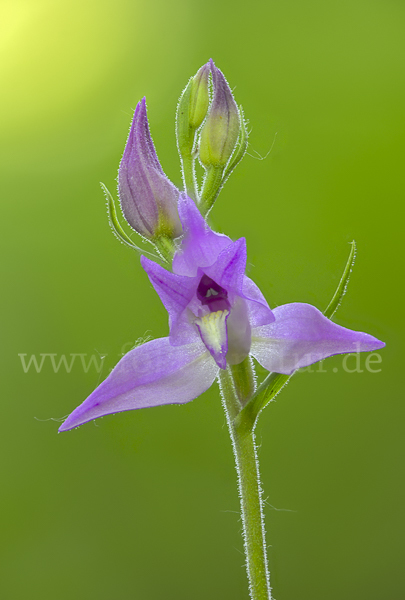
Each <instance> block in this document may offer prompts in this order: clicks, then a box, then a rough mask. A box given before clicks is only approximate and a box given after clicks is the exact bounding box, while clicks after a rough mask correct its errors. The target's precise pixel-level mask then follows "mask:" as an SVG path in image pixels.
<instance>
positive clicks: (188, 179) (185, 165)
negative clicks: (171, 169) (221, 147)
mask: <svg viewBox="0 0 405 600" xmlns="http://www.w3.org/2000/svg"><path fill="white" fill-rule="evenodd" d="M181 170H182V173H183V183H184V187H185V190H186V192H187V195H188V196H189V198H191V199H192V200H194V202H197V201H198V188H197V180H196V176H195V168H194V159H193V157H192V155H191V152H190V153H188V154H182V155H181Z"/></svg>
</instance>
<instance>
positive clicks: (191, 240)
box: [59, 197, 384, 431]
mask: <svg viewBox="0 0 405 600" xmlns="http://www.w3.org/2000/svg"><path fill="white" fill-rule="evenodd" d="M179 214H180V219H181V223H182V225H183V230H184V232H185V235H184V239H183V241H182V243H181V247H180V249H179V250H178V252H177V253H176V255H175V257H174V260H173V273H171V272H169V271H167V270H166V269H164V268H163V267H161V266H159V265H158V264H156V263H154V262H153V261H151V260H149V259H147V258H145V257H142V258H141V262H142V266H143V268H144V269H145V271H146V272H147V274H148V276H149V279H150V281H151V283H152V285H153V287H154V288H155V290H156V291H157V293H158V294H159V296H160V298H161V300H162V302H163V304H164V306H165V308H166V309H167V311H168V313H169V325H170V333H169V337H166V338H161V339H157V340H153V341H151V342H148V343H146V344H144V345H142V346H139V347H137V348H135V349H133V350H131V351H130V352H128V354H126V355H125V356H124V357H123V358H122V360H121V361H120V362H119V363H118V365H117V366H116V367H115V369H114V370H113V371H112V372H111V374H110V375H109V376H108V377H107V379H106V380H105V381H104V382H103V383H102V384H101V385H100V386H99V387H98V388H97V389H96V390H95V391H94V392H93V393H92V394H91V395H90V396H89V398H87V400H86V401H85V402H83V404H81V405H80V406H79V407H78V408H76V410H75V411H73V413H72V414H71V415H70V416H69V417H68V418H67V420H66V421H65V422H64V423H63V425H62V426H61V427H60V429H59V431H66V430H68V429H72V428H73V427H77V426H78V425H81V424H83V423H86V422H87V421H90V420H92V419H95V418H97V417H101V416H103V415H107V414H111V413H116V412H120V411H125V410H131V409H135V408H146V407H150V406H157V405H163V404H183V403H185V402H189V401H190V400H193V399H194V398H196V397H197V396H199V395H200V394H202V393H203V392H204V391H205V390H207V389H208V388H209V387H210V386H211V385H212V383H213V382H214V381H215V379H216V377H217V375H218V373H219V370H220V369H225V368H226V366H227V365H234V364H239V363H240V362H242V361H243V360H244V359H245V358H246V357H247V356H248V355H249V354H251V355H252V356H253V357H254V358H256V360H257V361H258V362H259V363H260V364H261V365H262V366H263V367H265V368H266V369H268V370H269V371H273V372H277V373H284V374H291V373H292V372H293V371H295V370H296V369H298V368H301V367H306V366H308V365H310V364H312V363H314V362H317V361H319V360H322V359H323V358H326V357H328V356H332V355H334V354H343V353H349V352H363V351H371V350H376V349H378V348H382V347H383V346H384V344H383V343H382V342H380V341H379V340H377V339H376V338H375V337H373V336H371V335H368V334H367V333H361V332H357V331H351V330H350V329H346V328H345V327H340V326H339V325H336V324H335V323H333V322H332V321H330V320H329V319H327V318H326V317H325V316H324V315H323V314H322V313H321V312H320V311H319V310H317V309H316V308H315V307H313V306H311V305H309V304H300V303H293V304H286V305H284V306H280V307H278V308H276V309H274V310H273V311H272V310H270V308H269V306H268V304H267V302H266V300H265V299H264V297H263V295H262V293H261V292H260V290H259V288H258V287H257V286H256V285H255V284H254V283H253V281H252V280H251V279H249V278H248V277H247V276H246V275H245V269H246V243H245V239H244V238H241V239H239V240H237V241H236V242H233V241H232V240H231V239H230V238H228V237H227V236H225V235H221V234H218V233H215V232H214V231H212V230H211V229H210V228H209V227H208V225H207V224H206V222H205V221H204V219H203V217H202V216H201V214H200V213H199V211H198V209H197V208H196V206H195V204H194V202H193V201H192V200H190V199H189V198H187V197H181V198H180V201H179Z"/></svg>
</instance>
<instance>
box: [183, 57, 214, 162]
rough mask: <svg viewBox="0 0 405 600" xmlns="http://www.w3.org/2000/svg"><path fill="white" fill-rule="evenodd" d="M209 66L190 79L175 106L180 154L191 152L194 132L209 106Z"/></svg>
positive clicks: (206, 65) (202, 68) (203, 67)
mask: <svg viewBox="0 0 405 600" xmlns="http://www.w3.org/2000/svg"><path fill="white" fill-rule="evenodd" d="M209 74H210V64H209V63H207V64H205V65H203V66H202V67H201V68H200V69H199V70H198V72H197V73H196V75H194V77H191V78H190V81H189V82H188V84H187V86H186V88H185V90H184V91H183V93H182V95H181V97H180V100H179V104H178V106H177V121H176V135H177V143H178V147H179V150H180V154H181V155H184V154H187V153H189V152H191V150H192V147H193V145H194V136H195V131H196V130H197V129H198V128H199V127H200V125H201V123H202V122H203V121H204V119H205V116H206V114H207V110H208V105H209V100H210V99H209V81H208V78H209Z"/></svg>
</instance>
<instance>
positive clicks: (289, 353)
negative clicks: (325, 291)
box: [251, 302, 385, 375]
mask: <svg viewBox="0 0 405 600" xmlns="http://www.w3.org/2000/svg"><path fill="white" fill-rule="evenodd" d="M273 312H274V316H275V318H276V320H275V322H274V323H271V324H270V325H264V326H262V327H256V328H255V329H253V331H252V347H251V354H252V355H253V356H254V357H255V358H256V360H258V362H259V363H260V364H261V365H262V366H263V367H264V368H265V369H267V370H268V371H273V372H275V373H284V374H286V375H290V374H291V373H293V371H295V370H296V369H300V368H301V367H307V366H308V365H311V364H313V363H315V362H318V361H319V360H322V359H323V358H326V357H328V356H333V355H335V354H346V353H351V352H370V351H373V350H378V349H379V348H383V347H384V346H385V344H384V343H383V342H380V341H379V340H377V339H376V338H375V337H373V336H372V335H369V334H368V333H362V332H359V331H352V330H351V329H346V327H341V326H340V325H336V323H333V322H332V321H330V320H329V319H327V318H326V317H325V316H324V315H323V314H322V313H321V312H320V311H319V310H318V309H317V308H315V307H314V306H311V305H310V304H301V303H298V302H297V303H293V304H285V305H284V306H279V307H277V308H275V309H274V310H273Z"/></svg>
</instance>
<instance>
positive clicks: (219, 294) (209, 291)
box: [197, 273, 231, 312]
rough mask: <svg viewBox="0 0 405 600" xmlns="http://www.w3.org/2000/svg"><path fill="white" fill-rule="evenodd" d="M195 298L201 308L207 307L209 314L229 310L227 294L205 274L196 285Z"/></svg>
mask: <svg viewBox="0 0 405 600" xmlns="http://www.w3.org/2000/svg"><path fill="white" fill-rule="evenodd" d="M197 298H198V299H199V301H200V302H201V304H202V305H203V306H208V308H209V310H210V312H217V311H219V310H221V311H224V310H230V309H231V304H230V302H229V300H228V292H227V291H226V290H225V289H224V288H223V287H221V286H220V285H218V283H216V281H214V280H213V279H211V277H208V275H205V273H204V275H203V276H202V277H201V279H200V283H199V284H198V288H197Z"/></svg>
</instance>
